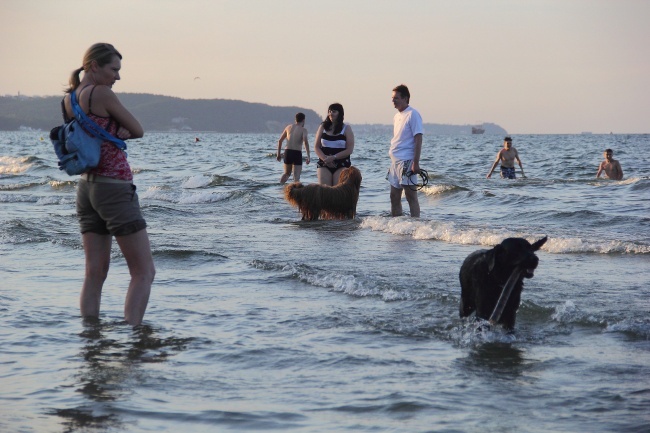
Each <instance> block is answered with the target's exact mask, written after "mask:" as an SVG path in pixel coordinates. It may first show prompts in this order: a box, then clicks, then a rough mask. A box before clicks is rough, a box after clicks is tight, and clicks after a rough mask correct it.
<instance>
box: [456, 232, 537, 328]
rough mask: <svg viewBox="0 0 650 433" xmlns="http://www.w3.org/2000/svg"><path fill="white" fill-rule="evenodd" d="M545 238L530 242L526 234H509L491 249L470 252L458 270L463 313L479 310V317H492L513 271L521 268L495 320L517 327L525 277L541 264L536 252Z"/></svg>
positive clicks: (507, 325) (528, 276) (460, 310)
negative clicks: (520, 236) (522, 235)
mask: <svg viewBox="0 0 650 433" xmlns="http://www.w3.org/2000/svg"><path fill="white" fill-rule="evenodd" d="M546 240H547V237H543V238H542V239H540V240H538V241H536V242H535V243H533V244H531V243H530V242H528V241H527V240H526V239H523V238H508V239H505V240H504V241H503V242H501V243H500V244H499V245H497V246H495V247H494V248H492V249H490V250H479V251H475V252H473V253H472V254H470V255H469V256H467V258H466V259H465V261H464V262H463V264H462V266H461V268H460V273H459V278H460V287H461V296H460V298H461V299H460V308H459V313H460V317H467V316H469V315H470V314H472V313H473V312H474V311H476V317H478V318H481V319H485V320H489V319H490V316H491V315H492V312H493V311H494V308H495V307H496V305H497V302H498V301H499V297H500V296H501V292H502V291H503V288H504V287H505V285H506V282H507V281H508V278H510V275H511V274H513V272H521V275H520V276H519V278H518V279H517V281H516V282H515V283H514V284H515V285H514V288H513V289H512V293H511V294H510V297H509V299H508V301H507V303H506V304H505V308H504V310H503V313H502V314H501V317H500V318H499V319H498V320H497V322H496V323H497V324H501V325H503V327H504V328H506V329H508V330H510V331H512V330H514V327H515V319H516V315H517V310H518V309H519V303H520V302H521V292H522V290H523V289H524V278H532V277H533V275H534V272H535V269H537V265H538V264H539V259H538V258H537V256H536V255H535V252H536V251H537V250H539V249H540V248H541V247H542V245H544V243H545V242H546Z"/></svg>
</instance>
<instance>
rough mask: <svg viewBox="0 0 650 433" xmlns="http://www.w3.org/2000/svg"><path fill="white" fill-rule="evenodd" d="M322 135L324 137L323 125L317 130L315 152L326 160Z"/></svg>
mask: <svg viewBox="0 0 650 433" xmlns="http://www.w3.org/2000/svg"><path fill="white" fill-rule="evenodd" d="M321 137H323V125H321V126H319V127H318V131H316V138H314V153H315V154H316V156H318V158H320V159H322V160H323V161H325V158H327V157H326V156H325V154H324V153H323V149H322V147H323V142H322V141H321Z"/></svg>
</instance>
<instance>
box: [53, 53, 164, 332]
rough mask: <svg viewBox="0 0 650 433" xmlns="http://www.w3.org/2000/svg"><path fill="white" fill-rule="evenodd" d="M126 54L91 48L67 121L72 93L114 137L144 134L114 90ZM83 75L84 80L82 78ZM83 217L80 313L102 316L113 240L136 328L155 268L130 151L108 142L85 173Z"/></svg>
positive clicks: (73, 82)
mask: <svg viewBox="0 0 650 433" xmlns="http://www.w3.org/2000/svg"><path fill="white" fill-rule="evenodd" d="M121 62H122V55H121V54H120V53H119V52H118V51H117V50H116V49H115V47H113V46H112V45H110V44H106V43H98V44H94V45H93V46H91V47H90V48H89V49H88V50H87V51H86V53H85V55H84V58H83V66H82V67H80V68H78V69H76V70H74V71H73V72H72V75H71V76H70V87H69V88H68V90H67V92H66V93H67V95H66V96H65V97H64V100H63V108H64V110H63V111H64V118H66V120H69V119H71V118H73V117H74V114H73V111H72V105H71V102H70V94H71V93H73V92H74V93H75V95H76V98H77V100H78V101H79V105H80V106H81V109H82V110H83V111H84V112H85V113H86V114H87V115H88V117H90V118H91V119H92V120H94V121H95V122H96V123H98V124H99V125H100V126H101V127H103V128H104V129H106V130H107V131H108V132H109V133H110V134H112V135H113V136H117V137H119V138H121V139H123V140H126V139H129V138H139V137H142V136H143V135H144V130H143V129H142V126H141V125H140V123H139V122H138V120H137V119H136V118H135V117H134V116H133V115H132V114H131V113H130V112H129V111H128V110H127V109H126V108H125V107H124V106H123V105H122V103H121V102H120V100H119V99H118V98H117V96H116V95H115V93H113V90H112V87H113V84H115V82H116V81H117V80H119V79H120V68H121V66H122V65H121ZM82 71H83V77H82V78H81V79H79V74H80V73H81V72H82ZM77 217H78V219H79V224H80V230H81V237H82V242H83V249H84V254H85V257H86V270H85V277H84V282H83V286H82V289H81V299H80V307H81V315H82V316H83V317H91V318H98V317H99V307H100V302H101V295H102V287H103V285H104V281H105V280H106V277H107V275H108V268H109V265H110V260H111V245H112V242H113V237H115V240H116V241H117V244H118V246H119V248H120V250H121V251H122V254H123V255H124V259H125V260H126V264H127V266H128V268H129V273H130V275H131V281H130V283H129V287H128V291H127V293H126V300H125V303H124V319H125V320H126V321H127V322H128V323H129V324H130V325H133V326H136V325H140V324H141V323H142V318H143V317H144V313H145V310H146V308H147V303H148V301H149V294H150V292H151V284H152V283H153V279H154V275H155V272H156V271H155V267H154V263H153V257H152V254H151V246H150V244H149V236H148V235H147V229H146V226H147V224H146V222H145V220H144V218H143V217H142V213H141V211H140V203H139V201H138V195H137V193H136V187H135V185H133V173H132V172H131V167H130V166H129V163H128V161H127V159H126V153H125V152H124V151H122V150H120V149H118V148H117V147H116V146H115V145H113V144H112V143H111V142H109V141H105V142H103V143H102V145H101V157H100V160H99V165H98V166H97V167H95V168H93V169H92V170H90V171H88V172H86V173H84V174H82V175H81V179H80V180H79V184H78V187H77Z"/></svg>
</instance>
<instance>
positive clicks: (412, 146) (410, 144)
mask: <svg viewBox="0 0 650 433" xmlns="http://www.w3.org/2000/svg"><path fill="white" fill-rule="evenodd" d="M410 98H411V93H410V92H409V89H408V87H406V86H405V85H404V84H400V85H399V86H397V87H395V88H394V89H393V105H394V106H395V108H396V109H397V113H396V114H395V117H394V118H393V138H392V140H391V141H390V149H389V150H388V155H389V156H390V160H391V165H390V168H389V169H388V175H387V176H386V179H387V180H388V182H389V183H390V213H391V215H392V216H401V215H402V214H403V213H402V192H404V195H405V196H406V201H407V202H408V204H409V210H410V212H411V216H412V217H419V216H420V203H419V202H418V194H417V190H415V189H412V188H410V185H417V184H418V174H419V173H420V153H421V152H422V135H423V134H424V127H423V126H422V116H420V113H418V112H417V110H415V109H413V107H411V106H409V100H410Z"/></svg>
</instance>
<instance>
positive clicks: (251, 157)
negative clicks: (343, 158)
mask: <svg viewBox="0 0 650 433" xmlns="http://www.w3.org/2000/svg"><path fill="white" fill-rule="evenodd" d="M352 127H353V130H354V125H352ZM360 131H361V129H360ZM280 132H281V131H278V133H277V134H221V133H209V132H203V133H197V132H193V133H182V132H169V133H162V132H161V133H157V132H153V133H147V134H146V135H145V137H143V138H141V139H138V140H133V141H130V142H129V148H128V158H129V161H130V163H131V165H132V168H133V170H134V173H135V184H136V185H137V191H138V194H139V197H140V203H141V206H142V209H143V213H144V216H145V218H146V220H147V223H148V232H149V236H150V239H151V245H152V249H153V257H154V261H155V264H156V270H157V274H156V280H155V282H154V285H153V288H152V293H151V298H150V301H149V306H148V309H147V312H146V315H145V320H144V324H143V325H142V326H139V327H136V328H132V327H130V326H128V325H127V324H125V322H124V321H123V308H124V298H125V294H126V288H127V284H128V281H129V274H128V270H127V267H126V265H125V261H124V258H123V256H122V254H121V252H120V251H119V249H118V248H117V246H116V243H114V244H113V250H112V254H111V260H112V262H111V269H110V272H109V277H108V279H107V281H106V284H105V286H104V290H103V299H102V310H101V315H100V317H99V319H98V320H83V319H82V318H81V317H80V314H79V307H78V304H79V300H78V299H79V292H80V288H81V284H82V280H83V276H84V254H83V249H82V247H81V238H80V234H79V229H78V223H77V220H76V216H75V191H76V188H77V185H78V178H77V177H69V176H67V175H66V174H65V173H63V172H61V171H59V169H58V167H57V163H56V159H55V156H54V152H53V150H52V146H51V144H50V141H49V138H48V133H47V132H44V131H17V132H0V384H1V385H0V431H2V432H11V433H13V432H20V433H27V432H39V433H43V432H65V433H68V432H143V433H144V432H154V431H155V432H274V431H275V432H449V433H451V432H500V433H502V432H512V433H520V432H524V433H526V432H529V433H537V432H540V433H541V432H576V433H578V432H580V433H583V432H591V433H594V432H625V433H632V432H639V433H640V432H650V317H649V312H650V284H649V282H648V280H649V277H650V200H649V198H650V151H649V150H648V149H649V146H648V145H649V141H650V135H647V134H646V135H626V134H607V135H599V134H576V135H513V140H514V141H513V145H514V147H515V148H516V149H517V150H518V151H519V155H520V157H521V160H522V162H523V166H524V170H525V173H526V177H525V178H523V177H522V176H521V175H520V174H521V173H519V169H517V171H518V174H519V176H518V178H517V179H516V180H503V179H500V178H499V174H498V169H497V171H496V172H495V174H494V175H493V176H492V178H491V179H486V175H487V172H488V170H489V168H490V166H491V164H492V162H493V161H494V158H495V156H496V153H497V152H498V150H499V149H501V148H502V140H503V137H501V136H496V135H487V134H484V135H456V136H451V135H447V136H442V135H441V136H435V135H426V134H425V137H424V144H423V150H422V158H421V166H422V168H424V169H425V170H427V172H428V175H429V176H428V177H429V178H428V182H427V183H426V184H423V185H421V186H422V188H421V190H420V191H419V193H418V194H419V201H420V205H421V209H422V214H421V217H420V218H411V217H409V216H408V206H407V205H406V202H405V201H404V209H405V211H406V213H407V215H405V216H402V217H391V216H390V201H389V185H388V183H387V181H386V180H385V176H386V171H387V169H388V165H389V159H388V153H387V151H388V146H389V142H390V136H387V135H382V134H364V133H361V132H359V133H357V135H356V140H355V147H354V153H353V154H352V162H353V165H355V166H357V167H358V168H359V169H360V170H361V172H362V174H363V182H362V187H361V192H360V197H359V203H358V207H357V211H358V213H357V216H356V218H354V219H353V220H346V221H315V222H305V221H301V218H300V214H299V213H298V211H297V209H295V208H293V207H291V206H290V205H289V204H288V203H287V202H285V201H284V199H283V186H282V185H280V183H279V179H280V176H281V174H282V171H283V167H282V163H280V162H278V161H277V160H276V158H275V150H276V148H277V140H278V138H279V135H280ZM311 132H312V133H311V134H310V136H309V139H310V144H312V145H313V132H314V131H311ZM197 138H198V139H199V140H198V141H197V140H196V139H197ZM605 148H612V149H614V157H615V158H616V159H618V160H619V161H620V162H621V165H622V167H623V170H624V173H625V177H624V179H623V180H622V181H613V180H607V179H602V178H601V179H597V178H596V176H595V175H596V171H597V168H598V165H599V163H600V161H602V159H603V155H602V154H603V151H604V149H605ZM312 155H313V154H312ZM301 181H302V182H304V183H314V182H316V181H317V178H316V166H315V164H314V162H312V163H311V164H309V165H304V166H303V174H302V178H301ZM543 236H548V242H547V243H546V244H545V245H544V246H543V248H542V249H541V250H540V251H539V252H538V256H539V259H540V264H539V267H538V269H537V271H536V273H535V276H534V278H532V279H529V280H526V283H525V289H524V292H523V294H522V304H521V306H520V309H519V312H518V316H517V324H516V329H515V332H514V333H508V332H505V331H504V330H503V329H501V328H498V327H496V328H486V327H484V326H481V325H482V324H481V323H480V322H476V321H475V320H473V319H461V318H460V317H459V314H458V307H459V300H460V284H459V279H458V273H459V269H460V266H461V264H462V262H463V260H464V258H465V257H466V256H467V255H469V254H470V253H472V252H473V251H476V250H479V249H488V248H492V246H494V245H496V244H498V243H500V242H501V241H502V240H503V239H505V238H508V237H523V238H525V239H528V240H529V241H534V240H537V239H539V238H541V237H543Z"/></svg>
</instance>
